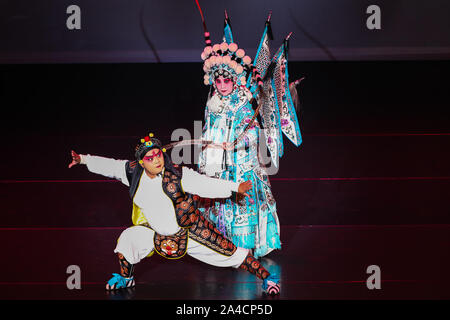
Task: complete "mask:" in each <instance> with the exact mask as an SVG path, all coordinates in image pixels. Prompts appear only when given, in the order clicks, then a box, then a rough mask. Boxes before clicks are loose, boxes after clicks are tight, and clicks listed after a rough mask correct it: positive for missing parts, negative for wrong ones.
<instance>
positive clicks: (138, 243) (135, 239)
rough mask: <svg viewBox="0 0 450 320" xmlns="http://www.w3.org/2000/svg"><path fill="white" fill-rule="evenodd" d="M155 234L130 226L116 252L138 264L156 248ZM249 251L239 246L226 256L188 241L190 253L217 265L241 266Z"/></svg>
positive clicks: (139, 227)
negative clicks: (230, 254)
mask: <svg viewBox="0 0 450 320" xmlns="http://www.w3.org/2000/svg"><path fill="white" fill-rule="evenodd" d="M154 236H155V232H154V231H153V230H151V229H149V228H147V227H143V226H133V227H130V228H128V229H126V230H124V231H123V232H122V234H121V235H120V237H119V240H118V241H117V246H116V249H114V252H115V253H121V254H123V256H124V257H125V259H127V261H128V262H130V263H132V264H136V263H138V262H140V261H141V260H142V259H144V258H145V257H146V256H148V255H149V254H150V252H152V251H153V250H154V248H155V247H154V243H153V237H154ZM248 252H249V250H248V249H244V248H239V247H238V248H237V249H236V251H235V252H234V254H233V255H232V256H226V255H223V254H221V253H218V252H216V251H214V250H212V249H210V248H208V247H206V246H205V245H203V244H201V243H199V242H197V241H195V240H193V239H191V238H189V239H188V243H187V254H188V255H190V256H191V257H193V258H195V259H197V260H200V261H202V262H205V263H208V264H210V265H213V266H216V267H233V268H239V266H240V265H241V264H242V262H244V259H245V258H246V257H247V255H248Z"/></svg>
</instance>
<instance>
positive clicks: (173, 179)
mask: <svg viewBox="0 0 450 320" xmlns="http://www.w3.org/2000/svg"><path fill="white" fill-rule="evenodd" d="M125 170H126V175H127V178H128V182H129V184H130V190H129V191H130V196H131V199H133V198H134V195H135V194H136V191H137V189H138V187H139V181H140V180H141V176H142V175H143V174H145V172H144V168H142V167H141V166H140V165H139V164H138V163H137V161H128V162H127V164H126V166H125ZM162 175H163V177H162V188H163V191H164V193H165V194H166V195H167V196H168V197H169V198H170V200H172V203H173V207H174V209H175V213H176V217H177V222H178V225H179V226H180V227H182V228H189V227H191V226H192V224H193V223H194V222H196V221H197V220H198V216H199V214H200V212H199V211H198V210H197V206H196V203H195V200H194V196H193V195H192V194H190V193H185V192H184V190H183V187H182V185H181V178H182V175H181V174H178V175H177V174H175V173H173V172H171V171H170V170H168V169H166V168H165V169H164V170H163V172H162Z"/></svg>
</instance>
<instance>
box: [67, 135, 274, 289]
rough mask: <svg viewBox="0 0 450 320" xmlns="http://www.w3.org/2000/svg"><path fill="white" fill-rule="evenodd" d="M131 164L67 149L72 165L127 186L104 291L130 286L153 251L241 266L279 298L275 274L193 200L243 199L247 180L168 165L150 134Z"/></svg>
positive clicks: (142, 140) (249, 185)
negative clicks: (124, 225) (129, 205)
mask: <svg viewBox="0 0 450 320" xmlns="http://www.w3.org/2000/svg"><path fill="white" fill-rule="evenodd" d="M135 157H136V160H135V161H127V160H115V159H109V158H104V157H99V156H92V155H81V154H77V153H76V152H74V151H72V162H71V163H70V164H69V168H71V167H72V166H74V165H76V164H79V163H81V164H85V165H86V166H87V168H88V170H89V171H91V172H93V173H97V174H101V175H103V176H107V177H111V178H115V179H117V180H119V181H121V182H122V183H123V184H125V185H127V186H128V187H129V188H130V189H129V192H130V196H131V198H132V200H133V211H132V221H133V225H134V226H132V227H130V228H128V229H126V230H124V231H123V232H122V234H121V235H120V237H119V240H118V241H117V246H116V248H115V250H114V252H115V253H117V255H118V258H119V264H120V274H117V273H115V274H113V277H112V278H111V279H110V280H109V281H108V283H107V284H106V289H107V290H116V289H121V288H127V287H128V288H129V287H133V286H134V285H135V279H134V272H133V271H134V266H135V264H137V263H139V262H140V261H141V260H142V259H144V258H146V257H149V256H151V255H152V254H154V253H155V252H156V253H158V254H159V255H161V256H163V257H164V258H167V259H179V258H182V257H183V256H184V255H185V254H186V253H187V254H188V255H190V256H192V257H193V258H195V259H198V260H200V261H202V262H205V263H208V264H210V265H213V266H217V267H234V268H241V269H244V270H247V271H249V272H250V273H252V274H254V275H256V276H257V277H258V278H259V279H261V280H262V281H263V284H262V288H263V290H264V291H265V292H266V293H268V294H271V295H275V294H279V292H280V285H279V278H278V276H277V275H274V274H272V275H271V274H270V273H269V272H268V271H267V270H266V269H265V268H264V267H263V266H262V265H261V264H260V262H259V261H258V260H256V259H255V258H254V257H253V255H252V254H251V253H250V251H249V250H247V249H244V248H239V247H236V246H235V245H234V244H233V243H232V242H231V241H230V240H228V239H227V238H226V237H225V236H224V235H222V234H221V233H220V232H219V230H217V228H216V227H215V225H214V224H212V223H211V222H209V221H208V220H206V219H205V218H204V217H203V215H202V214H201V213H200V212H199V211H198V209H197V200H198V197H199V196H200V197H203V198H228V197H230V196H231V195H232V192H237V193H239V194H241V195H243V196H248V195H247V193H246V192H247V191H248V190H250V189H251V188H252V185H251V182H250V181H246V182H242V183H240V184H239V183H236V182H232V181H226V180H221V179H215V178H210V177H207V176H205V175H201V174H199V173H197V172H195V171H194V170H192V169H189V168H187V167H181V166H180V167H179V166H176V165H174V164H173V163H172V161H171V159H170V157H169V156H168V155H167V154H166V150H165V149H164V148H163V147H162V145H161V142H160V141H159V140H158V139H156V138H154V137H153V134H150V135H149V136H147V137H145V138H144V139H141V142H140V144H139V145H138V146H137V147H136V153H135Z"/></svg>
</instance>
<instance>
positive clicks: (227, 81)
mask: <svg viewBox="0 0 450 320" xmlns="http://www.w3.org/2000/svg"><path fill="white" fill-rule="evenodd" d="M197 4H198V3H197ZM199 9H200V7H199ZM200 13H201V16H202V20H203V27H204V31H205V43H206V46H205V49H204V51H203V52H202V54H201V58H202V60H203V61H204V63H203V70H204V72H205V75H204V84H205V85H207V86H210V95H209V97H208V101H207V104H206V109H205V124H204V127H203V133H202V137H201V139H202V140H204V141H208V143H213V144H217V145H220V144H222V145H224V147H223V148H212V147H209V146H207V145H206V146H204V147H203V148H202V151H201V153H200V156H199V159H198V171H199V172H200V173H203V174H206V175H208V176H210V177H216V178H220V179H225V180H228V181H233V182H238V183H240V182H243V181H251V183H252V185H253V189H252V190H250V191H249V197H241V196H240V195H239V194H236V195H235V197H233V198H227V199H215V200H214V201H210V200H208V199H205V200H202V201H201V203H202V209H201V210H202V213H203V214H204V215H205V216H206V217H207V218H208V219H209V220H210V221H212V222H213V223H214V224H216V226H217V228H218V229H219V230H220V231H221V232H223V233H224V234H225V235H226V236H227V238H228V239H230V240H231V241H232V242H233V243H235V244H236V245H237V246H239V247H243V248H247V249H251V250H252V251H253V254H254V256H255V257H256V258H258V257H262V256H265V255H267V254H268V253H270V252H271V251H272V250H274V249H280V248H281V242H280V223H279V219H278V215H277V208H276V202H275V199H274V197H273V194H272V191H271V185H270V182H269V177H268V174H269V172H268V168H269V165H268V164H269V163H272V169H273V168H278V165H279V158H280V157H281V156H282V155H283V139H282V138H283V134H284V135H285V136H287V137H288V138H289V139H290V140H291V141H292V142H293V143H294V144H295V145H296V146H299V145H300V144H301V142H302V138H301V133H300V128H299V123H298V119H297V114H296V106H297V104H298V101H296V99H297V97H298V96H297V92H296V88H295V87H296V85H297V84H298V83H299V82H300V80H298V81H295V82H293V83H291V84H289V79H288V71H287V54H288V40H289V37H290V34H289V35H288V36H287V37H286V39H285V40H284V42H283V44H282V45H281V47H280V48H279V49H278V51H277V52H276V54H275V55H274V56H273V57H271V55H270V45H269V44H270V40H271V39H272V35H271V34H272V33H271V26H270V15H269V18H268V19H267V21H266V25H265V28H264V32H263V36H262V38H261V41H260V44H259V46H258V51H257V53H256V57H255V59H254V62H253V63H252V59H251V58H250V57H249V56H248V55H246V54H245V51H244V50H243V49H242V48H239V47H238V45H237V44H236V43H235V42H234V40H233V34H232V32H231V26H230V20H229V18H228V16H227V14H226V12H225V30H224V37H223V42H221V43H219V44H215V45H212V44H211V40H210V34H209V32H208V30H207V29H206V23H205V21H204V18H203V13H202V12H201V9H200ZM293 98H294V99H293ZM252 103H253V105H252ZM258 115H259V116H260V120H261V125H260V123H259V121H258V117H257V116H258ZM267 149H268V150H269V152H270V157H266V158H268V161H262V160H263V159H262V158H263V157H262V155H265V154H267V151H266V150H267ZM266 160H267V159H266Z"/></svg>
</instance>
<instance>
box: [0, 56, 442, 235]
mask: <svg viewBox="0 0 450 320" xmlns="http://www.w3.org/2000/svg"><path fill="white" fill-rule="evenodd" d="M202 73H203V72H202V67H201V65H200V64H198V63H168V64H145V63H141V64H50V65H47V64H40V65H31V64H29V65H0V81H1V82H0V99H1V100H0V103H1V113H2V126H1V128H0V134H1V140H0V141H1V146H0V148H1V149H0V150H1V156H2V161H1V164H0V172H1V178H0V182H1V183H0V190H1V192H0V212H1V214H0V215H1V226H2V227H39V226H47V227H65V226H70V227H73V226H80V227H83V226H102V227H105V226H127V225H129V224H130V223H131V221H130V216H131V203H130V199H129V198H128V192H127V188H126V187H125V186H123V185H121V184H120V183H116V182H112V181H109V182H108V180H107V181H105V178H103V177H100V176H96V175H93V174H91V173H89V172H88V171H87V170H86V169H85V168H84V167H82V166H78V167H74V168H72V169H70V170H69V169H67V165H68V164H69V162H70V153H69V152H70V150H71V149H74V150H76V151H78V152H80V153H90V154H96V155H103V156H109V157H115V158H122V159H129V158H131V157H132V155H133V149H134V146H135V145H136V143H137V141H138V139H139V138H140V137H141V136H142V135H144V134H147V133H148V132H154V133H155V134H157V135H158V136H160V137H162V139H163V140H165V141H166V142H169V141H170V135H171V133H172V131H173V130H174V129H176V128H186V129H188V130H189V131H190V132H191V133H193V128H194V124H193V122H194V120H202V118H203V111H204V105H205V102H206V96H207V93H208V89H207V88H206V87H205V86H204V85H203V84H202V78H203V75H202ZM290 74H291V77H292V79H293V78H297V77H300V76H305V77H306V79H305V80H304V81H303V82H302V84H301V86H300V88H299V91H300V95H301V102H302V106H301V112H300V113H299V115H300V126H301V130H302V133H303V144H302V145H301V146H300V147H299V148H295V147H293V145H292V144H290V142H288V141H287V139H285V145H286V151H285V155H284V156H283V158H282V159H281V167H280V170H279V172H278V173H277V174H276V175H275V176H272V177H271V180H272V186H273V192H274V195H275V197H276V200H277V205H278V215H279V218H280V221H281V224H282V225H308V224H323V225H330V224H442V223H450V215H449V208H450V167H449V166H448V164H449V163H450V151H449V150H450V143H449V142H450V121H449V119H450V117H449V116H450V111H449V105H450V104H449V102H450V99H449V97H448V74H450V63H449V61H409V62H405V61H403V62H400V61H396V62H394V61H391V62H388V61H384V62H381V61H379V62H294V63H291V64H290ZM99 180H103V181H99Z"/></svg>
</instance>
